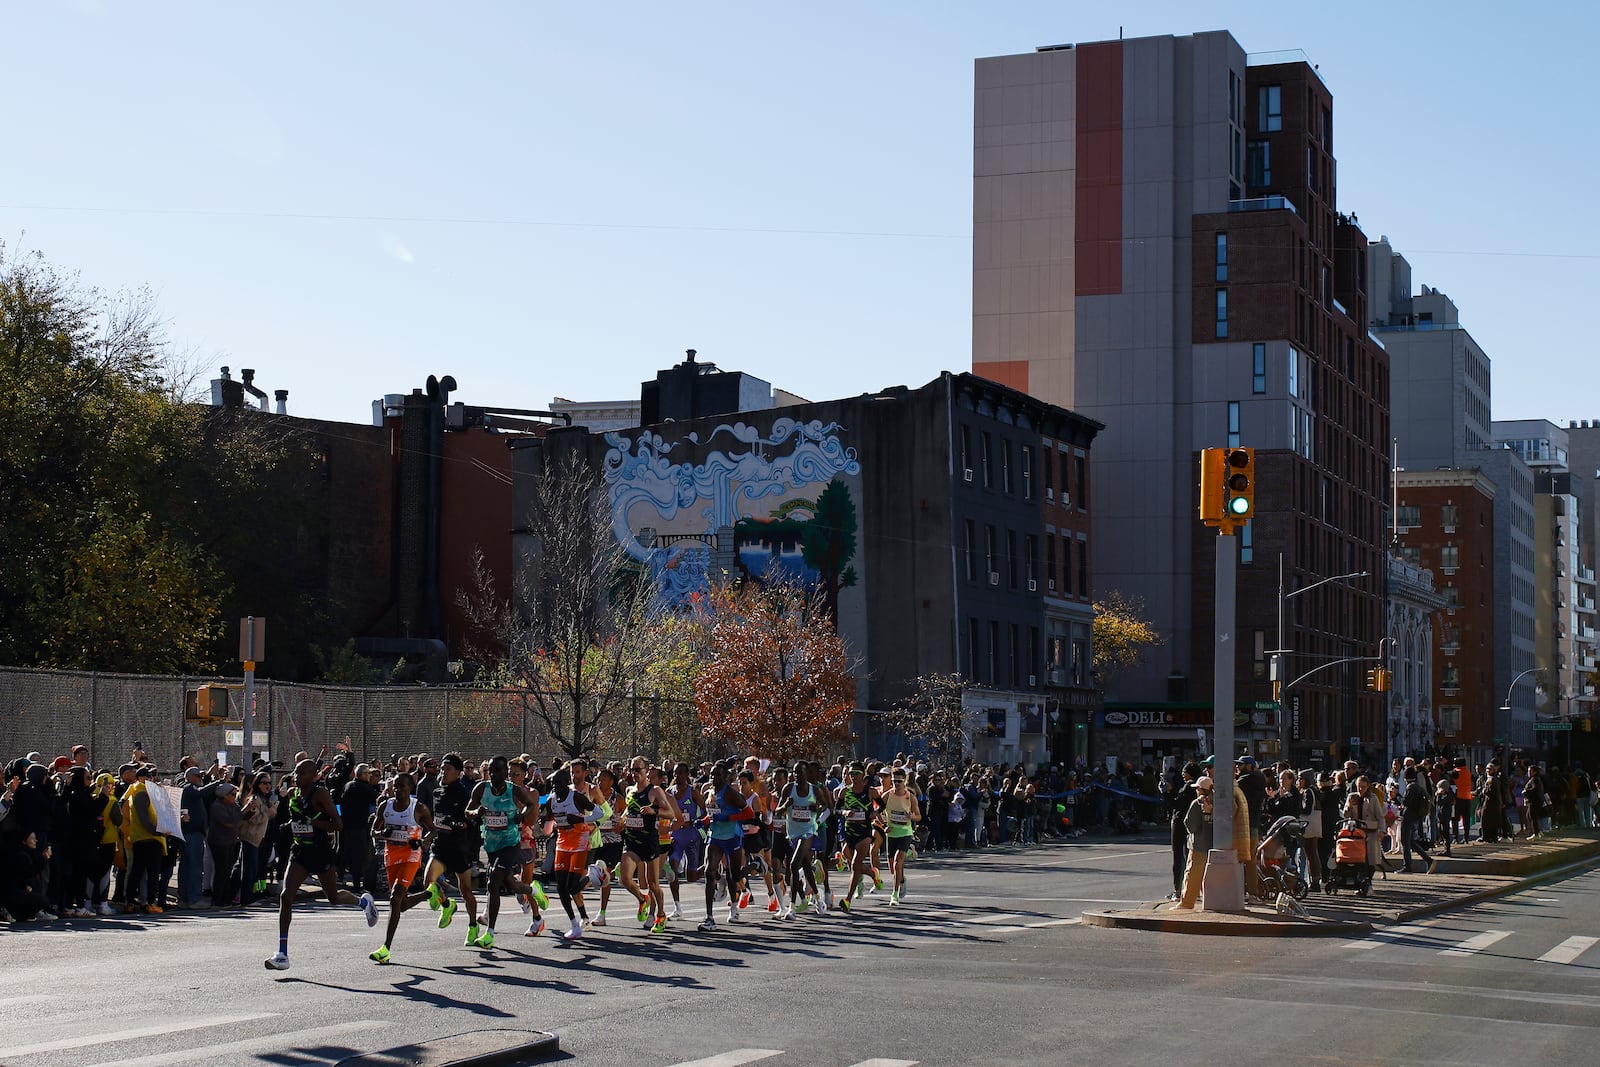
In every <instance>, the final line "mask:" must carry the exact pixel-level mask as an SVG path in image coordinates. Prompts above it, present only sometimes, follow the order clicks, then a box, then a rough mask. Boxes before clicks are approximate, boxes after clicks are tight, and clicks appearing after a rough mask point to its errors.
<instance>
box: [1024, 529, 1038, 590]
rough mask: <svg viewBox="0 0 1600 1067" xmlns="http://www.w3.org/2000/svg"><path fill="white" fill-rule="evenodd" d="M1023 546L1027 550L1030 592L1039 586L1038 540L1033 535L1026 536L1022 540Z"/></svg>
mask: <svg viewBox="0 0 1600 1067" xmlns="http://www.w3.org/2000/svg"><path fill="white" fill-rule="evenodd" d="M1023 544H1024V545H1025V547H1026V549H1027V556H1026V564H1027V567H1028V588H1029V589H1030V590H1032V589H1036V588H1038V585H1039V538H1038V537H1036V536H1034V535H1033V534H1028V535H1027V537H1026V538H1024V539H1023Z"/></svg>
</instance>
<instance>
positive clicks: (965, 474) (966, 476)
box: [961, 467, 972, 482]
mask: <svg viewBox="0 0 1600 1067" xmlns="http://www.w3.org/2000/svg"><path fill="white" fill-rule="evenodd" d="M961 480H962V481H964V482H970V481H972V468H971V467H968V468H967V469H966V470H964V471H962V472H961Z"/></svg>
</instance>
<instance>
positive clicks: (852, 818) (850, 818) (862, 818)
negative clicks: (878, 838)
mask: <svg viewBox="0 0 1600 1067" xmlns="http://www.w3.org/2000/svg"><path fill="white" fill-rule="evenodd" d="M845 821H846V822H866V821H867V813H866V812H864V811H852V812H847V813H846V814H845Z"/></svg>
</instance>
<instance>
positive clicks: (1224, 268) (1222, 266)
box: [1217, 233, 1228, 282]
mask: <svg viewBox="0 0 1600 1067" xmlns="http://www.w3.org/2000/svg"><path fill="white" fill-rule="evenodd" d="M1227 280H1228V235H1227V234H1225V233H1219V234H1217V281H1219V282H1225V281H1227Z"/></svg>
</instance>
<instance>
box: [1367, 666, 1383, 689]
mask: <svg viewBox="0 0 1600 1067" xmlns="http://www.w3.org/2000/svg"><path fill="white" fill-rule="evenodd" d="M1379 673H1380V672H1379V670H1378V668H1376V667H1368V668H1367V688H1368V689H1370V690H1372V691H1373V692H1375V693H1376V692H1381V690H1380V689H1379V688H1378V675H1379Z"/></svg>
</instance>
